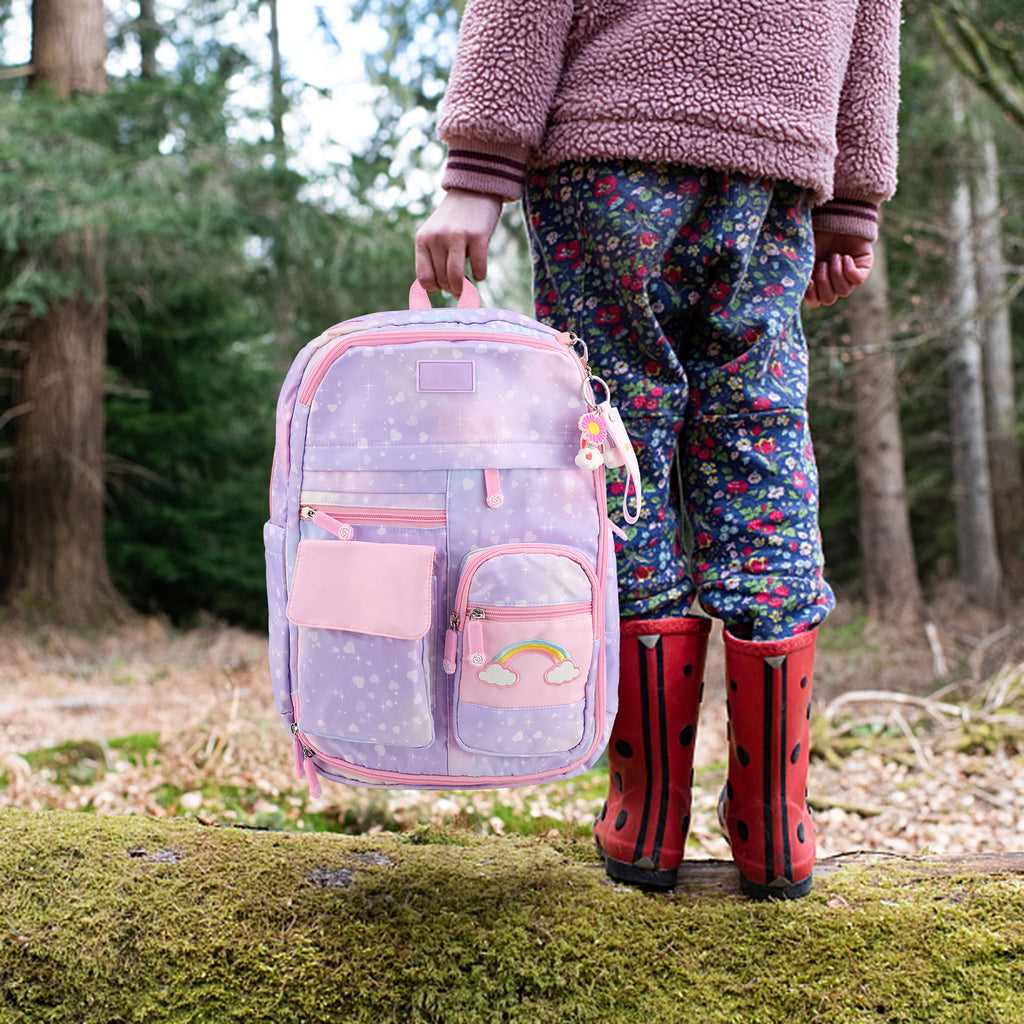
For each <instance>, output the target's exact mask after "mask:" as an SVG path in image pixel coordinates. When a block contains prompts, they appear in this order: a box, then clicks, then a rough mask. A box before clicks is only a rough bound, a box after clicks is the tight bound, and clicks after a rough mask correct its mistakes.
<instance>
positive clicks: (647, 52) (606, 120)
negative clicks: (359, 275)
mask: <svg viewBox="0 0 1024 1024" xmlns="http://www.w3.org/2000/svg"><path fill="white" fill-rule="evenodd" d="M899 23H900V3H899V0H469V3H468V4H467V7H466V11H465V14H464V17H463V22H462V26H461V29H460V32H459V44H458V50H457V53H456V59H455V64H454V67H453V69H452V74H451V79H450V82H449V85H448V89H447V92H446V94H445V101H444V110H443V115H442V118H441V121H440V125H439V131H440V134H441V137H442V139H444V140H445V142H447V143H448V147H449V157H448V166H447V169H446V172H445V177H444V179H443V185H444V187H445V188H468V189H471V190H474V191H478V192H489V193H492V194H495V195H499V196H501V197H502V198H504V199H508V200H511V199H517V198H519V196H520V195H521V194H522V189H523V183H524V180H525V176H526V173H527V172H528V170H529V169H530V168H532V167H546V166H551V165H553V164H557V163H562V162H564V161H567V160H584V159H587V158H593V157H605V158H612V159H616V158H624V159H639V160H645V161H650V162H658V163H660V162H667V163H681V164H689V165H695V166H699V167H707V168H713V169H720V170H731V171H739V172H742V173H747V174H752V175H758V176H768V177H773V178H782V179H786V180H789V181H792V182H794V183H795V184H797V185H800V186H802V187H804V188H806V189H807V190H808V191H809V193H810V196H811V201H812V203H814V204H817V203H822V202H824V201H825V200H828V199H830V198H832V197H833V196H835V197H837V198H839V199H841V200H843V202H841V203H835V204H832V203H830V204H829V207H828V208H827V209H828V211H829V218H828V219H829V223H828V227H829V228H830V229H831V230H844V229H846V230H852V231H853V233H856V234H862V235H866V236H867V237H874V234H875V233H876V223H875V222H876V219H877V204H878V203H879V202H881V201H882V200H883V199H887V198H889V197H890V196H891V195H892V193H893V192H894V191H895V188H896V112H897V105H898V91H899ZM823 212H825V211H824V210H822V211H819V213H823ZM837 218H838V219H837Z"/></svg>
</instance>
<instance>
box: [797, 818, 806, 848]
mask: <svg viewBox="0 0 1024 1024" xmlns="http://www.w3.org/2000/svg"><path fill="white" fill-rule="evenodd" d="M796 837H797V839H799V840H800V842H801V843H805V842H807V833H806V832H805V831H804V823H803V822H802V821H801V822H800V824H799V825H797V827H796Z"/></svg>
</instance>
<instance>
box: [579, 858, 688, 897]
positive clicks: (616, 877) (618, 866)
mask: <svg viewBox="0 0 1024 1024" xmlns="http://www.w3.org/2000/svg"><path fill="white" fill-rule="evenodd" d="M598 852H599V853H600V854H601V857H602V858H603V860H604V873H605V874H607V876H608V878H609V879H611V881H612V882H623V883H625V884H626V885H629V886H637V887H639V888H641V889H656V890H658V891H659V892H665V891H667V890H669V889H674V888H675V886H676V880H677V878H678V873H679V872H678V869H677V868H675V867H672V868H665V869H663V870H655V869H654V868H651V867H636V866H635V865H633V864H627V863H626V861H624V860H615V858H614V857H609V856H608V855H607V854H606V853H605V852H604V851H603V850H601V849H600V848H598Z"/></svg>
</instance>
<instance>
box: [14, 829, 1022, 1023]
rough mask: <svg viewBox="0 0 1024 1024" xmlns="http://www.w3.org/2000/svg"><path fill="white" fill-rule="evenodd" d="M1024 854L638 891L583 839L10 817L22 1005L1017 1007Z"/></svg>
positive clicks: (597, 1011) (148, 1018) (427, 1009)
mask: <svg viewBox="0 0 1024 1024" xmlns="http://www.w3.org/2000/svg"><path fill="white" fill-rule="evenodd" d="M1000 863H1003V862H994V867H995V868H996V869H998V867H999V864H1000ZM1005 864H1006V867H1007V869H1006V870H1005V871H1001V872H998V873H972V872H970V871H968V870H967V867H966V866H963V865H961V866H960V867H957V866H956V865H954V866H952V867H950V866H946V867H945V868H943V867H942V865H935V864H926V863H923V862H920V863H919V862H913V861H897V860H884V861H878V860H869V861H867V862H862V863H855V864H853V865H847V866H843V867H838V868H837V867H836V866H835V865H832V866H830V867H829V868H828V869H824V870H822V871H821V872H820V873H819V877H818V880H817V884H816V886H815V890H814V892H813V893H812V895H811V896H810V897H809V898H807V899H806V900H802V901H800V902H798V903H791V904H752V903H749V902H747V901H745V900H743V899H742V898H740V897H738V896H737V895H735V894H734V893H733V892H731V891H729V889H730V885H729V882H728V879H729V878H730V877H731V868H727V867H725V866H717V865H713V864H712V865H695V866H694V867H693V868H692V869H689V870H688V871H687V872H686V873H685V880H684V883H683V884H682V885H681V886H680V887H679V888H678V889H677V890H676V891H675V892H674V893H672V894H670V895H667V896H666V895H657V896H654V895H647V894H643V893H640V892H637V891H635V890H631V889H626V888H620V887H616V886H612V885H610V884H608V883H607V882H606V880H605V878H604V875H603V872H602V871H601V870H600V869H599V868H598V867H597V866H596V865H595V861H594V857H593V853H592V850H591V848H590V846H589V844H587V843H576V842H571V841H545V840H541V839H529V838H494V837H491V838H481V837H475V836H471V835H468V834H459V833H440V832H436V831H419V832H413V833H409V834H406V835H377V836H372V837H350V836H340V835H334V834H321V835H299V834H289V833H275V832H257V831H251V830H243V829H237V828H222V827H204V826H202V825H199V824H197V823H196V822H195V821H189V820H174V821H169V822H168V821H156V820H151V819H146V818H133V817H97V816H95V815H85V814H73V813H64V812H49V813H42V814H31V813H26V812H20V811H5V812H0V893H2V896H0V898H2V912H0V929H2V935H3V938H2V941H0V1021H2V1022H3V1024H7V1022H30V1021H31V1022H36V1021H52V1022H60V1024H86V1022H88V1024H121V1022H157V1021H159V1022H162V1021H172V1022H196V1024H200V1022H201V1024H220V1022H222V1021H223V1022H229V1021H245V1022H247V1024H258V1022H264V1021H270V1022H275V1024H277V1022H282V1024H284V1022H289V1024H291V1022H308V1024H313V1022H321V1021H322V1022H331V1024H344V1022H349V1021H352V1022H361V1021H366V1022H372V1024H381V1022H387V1021H400V1022H403V1024H408V1022H428V1021H429V1022H439V1024H475V1022H519V1021H523V1022H530V1024H545V1022H552V1024H555V1022H557V1024H571V1022H576V1021H587V1022H594V1021H600V1022H611V1024H616V1022H633V1021H636V1022H643V1024H654V1022H657V1024H662V1022H675V1021H697V1022H701V1024H718V1022H721V1024H736V1022H743V1024H761V1022H766V1024H768V1022H776V1021H780V1022H781V1021H806V1022H811V1021H825V1022H842V1024H858V1022H862V1021H879V1022H880V1021H885V1022H887V1024H892V1022H903V1021H907V1022H915V1024H917V1022H920V1021H929V1022H943V1021H956V1022H957V1024H982V1022H984V1024H997V1022H1011V1021H1012V1022H1016V1021H1021V1020H1024V876H1022V875H1021V874H1020V873H1019V872H1020V864H1019V863H1016V862H1014V861H1012V860H1008V861H1006V862H1005ZM723 878H724V879H725V880H726V882H725V884H724V885H723V884H722V880H723Z"/></svg>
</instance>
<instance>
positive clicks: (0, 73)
mask: <svg viewBox="0 0 1024 1024" xmlns="http://www.w3.org/2000/svg"><path fill="white" fill-rule="evenodd" d="M35 70H36V66H35V64H12V65H11V66H10V67H9V68H0V80H3V79H7V78H28V76H29V75H31V74H33V73H34V72H35Z"/></svg>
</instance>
